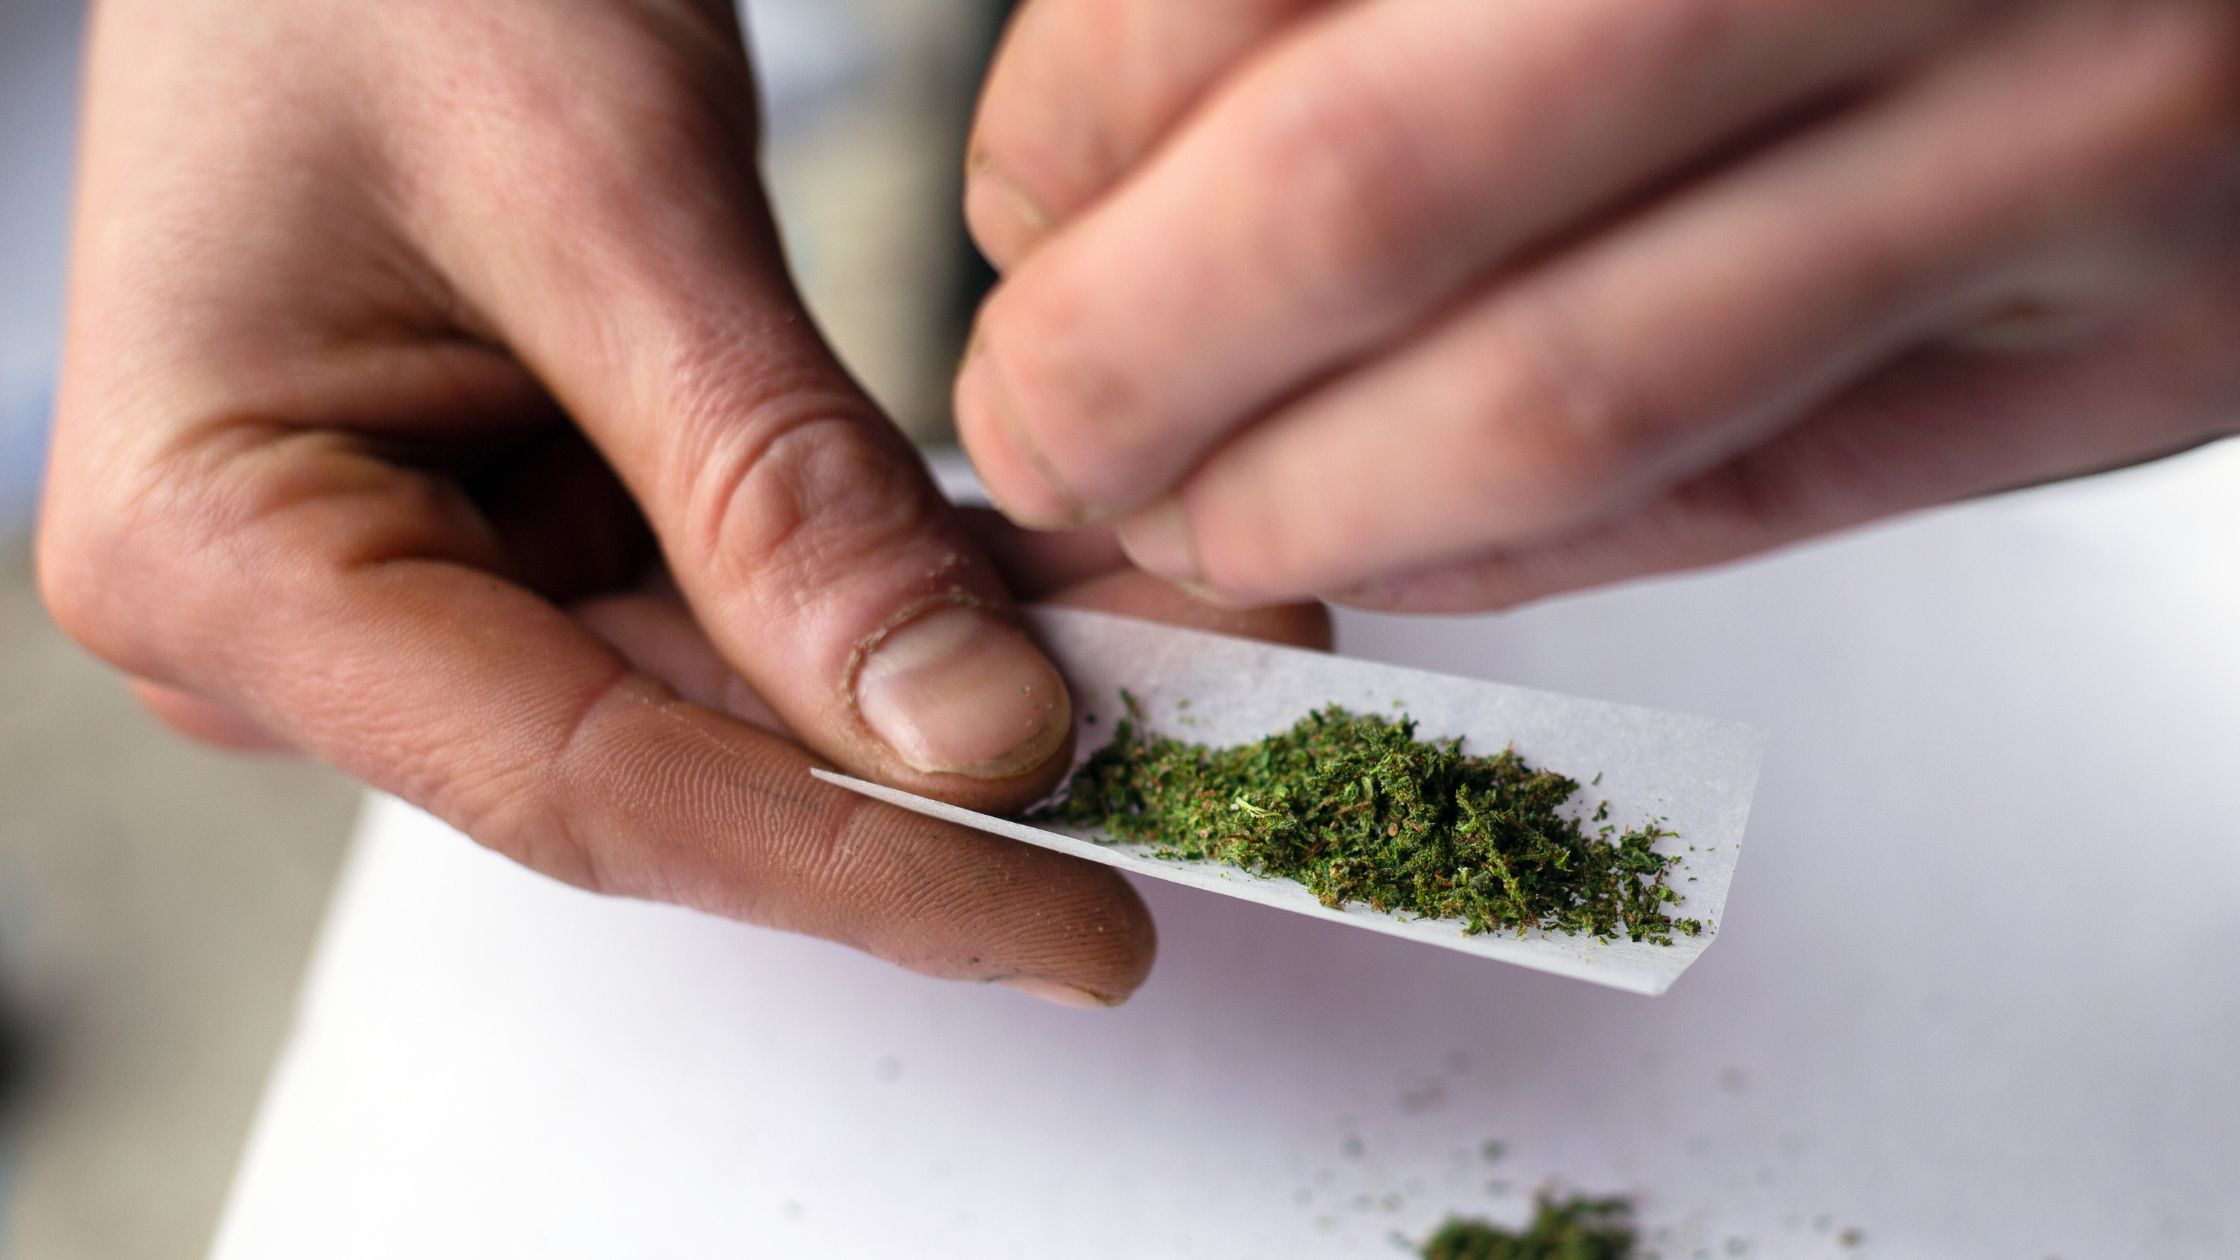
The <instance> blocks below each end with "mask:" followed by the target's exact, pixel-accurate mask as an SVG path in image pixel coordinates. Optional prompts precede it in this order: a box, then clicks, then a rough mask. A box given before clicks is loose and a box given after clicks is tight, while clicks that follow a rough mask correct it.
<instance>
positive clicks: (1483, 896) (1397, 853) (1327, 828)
mask: <svg viewBox="0 0 2240 1260" xmlns="http://www.w3.org/2000/svg"><path fill="white" fill-rule="evenodd" d="M1123 698H1124V699H1125V700H1126V701H1127V714H1126V716H1125V717H1124V718H1122V719H1121V721H1120V722H1119V723H1118V725H1117V727H1116V729H1115V731H1114V735H1113V739H1112V742H1111V743H1110V744H1108V745H1106V746H1105V747H1104V748H1103V749H1101V750H1099V751H1098V752H1097V753H1096V754H1095V755H1094V756H1092V757H1091V758H1090V759H1089V760H1088V762H1087V763H1086V764H1084V765H1083V766H1082V767H1081V769H1080V770H1079V771H1078V772H1077V773H1076V774H1075V775H1074V777H1073V779H1072V780H1071V781H1070V782H1068V783H1067V785H1066V787H1065V789H1064V791H1063V792H1062V794H1061V795H1060V796H1059V797H1058V798H1057V799H1056V800H1055V801H1054V802H1052V803H1051V804H1050V805H1048V806H1045V807H1044V808H1043V809H1042V810H1041V811H1039V812H1038V815H1037V816H1038V817H1041V818H1044V819H1048V820H1053V821H1057V822H1060V823H1064V824H1066V825H1069V826H1074V827H1082V828H1092V827H1093V828H1101V829H1102V830H1103V831H1104V832H1105V833H1106V834H1107V835H1108V836H1110V837H1111V838H1112V840H1113V841H1115V842H1119V843H1138V844H1150V845H1152V846H1154V848H1153V854H1154V855H1155V856H1158V857H1162V858H1172V859H1180V860H1186V861H1211V862H1223V863H1227V864H1228V865H1231V866H1236V867H1241V868H1243V869H1245V870H1249V871H1253V872H1256V873H1258V874H1262V875H1268V876H1275V877H1280V878H1287V879H1291V880H1294V881H1296V882H1298V883H1300V884H1303V885H1305V886H1306V887H1307V889H1308V890H1309V891H1311V892H1313V893H1314V894H1315V896H1316V897H1317V898H1319V899H1320V900H1321V902H1322V904H1324V905H1325V906H1330V907H1333V908H1335V907H1339V906H1344V905H1347V904H1352V903H1360V904H1366V905H1368V906H1369V907H1370V908H1372V909H1374V910H1377V911H1380V912H1385V913H1395V914H1408V915H1416V916H1420V917H1423V918H1432V919H1455V920H1460V921H1461V923H1462V925H1463V930H1464V931H1465V932H1467V933H1470V934H1473V935H1475V934H1478V933H1484V932H1496V931H1514V932H1520V933H1521V932H1524V931H1527V930H1530V929H1535V928H1539V929H1545V930H1547V931H1549V932H1557V933H1569V934H1575V935H1586V936H1594V937H1598V938H1601V939H1603V940H1614V939H1617V938H1619V937H1625V938H1628V939H1631V940H1635V941H1650V942H1655V943H1657V944H1663V945H1669V944H1671V943H1672V938H1673V934H1674V933H1675V932H1678V933H1682V934H1685V935H1689V936H1693V935H1696V934H1697V933H1699V932H1701V931H1702V930H1703V924H1702V923H1701V922H1699V921H1698V920H1695V919H1680V918H1674V917H1672V916H1671V915H1670V914H1669V913H1668V911H1667V907H1668V906H1670V905H1671V904H1672V903H1674V902H1677V901H1678V900H1679V899H1680V894H1679V893H1678V892H1677V891H1675V890H1674V889H1673V888H1672V887H1671V886H1670V884H1669V882H1668V880H1669V876H1670V873H1671V871H1672V870H1673V868H1674V867H1675V866H1677V865H1678V863H1679V861H1680V859H1679V858H1678V857H1677V856H1674V855H1670V854H1665V853H1660V852H1658V851H1657V848H1656V845H1657V842H1658V841H1660V840H1664V839H1668V838H1670V837H1671V836H1672V833H1671V832H1669V831H1666V830H1665V829H1664V828H1662V827H1661V826H1659V825H1656V824H1650V825H1647V826H1643V827H1637V828H1634V829H1632V830H1628V831H1623V832H1621V831H1619V830H1618V828H1617V827H1615V826H1614V825H1609V824H1604V823H1602V822H1601V820H1602V819H1603V818H1605V817H1606V816H1607V807H1606V806H1605V807H1604V809H1602V810H1598V811H1597V812H1596V813H1594V814H1593V815H1592V816H1591V818H1590V820H1589V821H1590V822H1591V823H1594V824H1598V825H1597V826H1596V828H1595V830H1594V831H1593V833H1591V834H1590V833H1589V832H1588V830H1587V826H1588V824H1587V823H1582V822H1581V821H1580V820H1579V818H1578V816H1577V814H1576V813H1575V812H1574V811H1572V810H1570V809H1569V808H1568V807H1569V806H1570V804H1571V802H1572V800H1573V798H1574V797H1576V796H1577V795H1578V793H1579V790H1580V785H1579V783H1578V782H1577V781H1576V780H1573V779H1569V778H1565V777H1564V776H1562V775H1560V774H1555V773H1553V772H1550V771H1545V770H1541V769H1538V768H1536V767H1534V766H1533V765H1531V764H1530V763H1528V762H1526V761H1525V760H1524V759H1523V758H1522V757H1519V756H1518V755H1517V753H1516V751H1515V750H1514V749H1510V750H1506V751H1503V752H1501V753H1499V754H1497V755H1494V756H1476V755H1470V754H1465V753H1464V752H1463V751H1462V741H1461V740H1459V739H1449V740H1425V739H1419V738H1417V736H1416V723H1415V721H1414V720H1413V719H1411V718H1409V717H1407V716H1405V715H1401V716H1398V717H1395V718H1385V717H1379V716H1376V715H1373V714H1368V715H1365V714H1357V713H1353V712H1351V711H1349V710H1347V709H1344V708H1342V707H1339V706H1336V705H1333V706H1330V707H1328V708H1325V709H1322V710H1320V711H1318V712H1315V713H1313V714H1310V715H1308V716H1307V717H1306V718H1304V719H1303V720H1301V721H1300V722H1299V723H1298V724H1297V725H1296V726H1294V727H1292V728H1291V729H1290V730H1288V731H1286V732H1284V733H1282V734H1280V735H1275V736H1272V737H1270V738H1268V739H1264V740H1260V741H1258V742H1256V743H1251V744H1244V745H1240V746H1237V747H1233V748H1209V747H1206V746H1204V745H1201V744H1192V743H1186V742H1184V741H1182V740H1178V739H1174V738H1171V737H1168V736H1163V735H1157V734H1153V733H1151V732H1149V731H1147V730H1146V729H1145V727H1144V722H1143V714H1142V712H1141V710H1140V709H1139V708H1138V706H1137V705H1136V703H1135V700H1134V698H1133V697H1126V696H1124V697H1123Z"/></svg>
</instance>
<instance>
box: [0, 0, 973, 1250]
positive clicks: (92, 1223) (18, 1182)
mask: <svg viewBox="0 0 2240 1260" xmlns="http://www.w3.org/2000/svg"><path fill="white" fill-rule="evenodd" d="M1006 7H1008V6H1007V5H1005V4H1003V3H1000V2H999V0H982V2H981V3H976V4H975V3H967V4H956V3H951V4H940V5H930V4H924V3H909V2H905V0H750V2H749V3H748V4H747V5H746V8H747V10H748V13H749V20H750V23H751V25H752V27H753V30H754V37H755V42H756V46H757V53H758V57H759V60H760V62H761V64H762V68H763V91H764V93H765V95H766V96H767V97H768V98H769V102H770V114H769V118H770V136H769V154H768V163H769V167H770V170H771V179H772V184H773V187H774V189H775V195H776V196H777V199H778V202H779V215H780V218H781V220H782V221H783V222H784V223H785V225H786V228H787V233H788V239H789V245H790V246H791V248H792V250H793V253H794V255H795V258H796V261H797V265H798V267H799V270H800V272H801V275H802V281H803V285H804V288H805V289H806V290H807V292H808V295H809V299H810V305H811V306H812V307H813V308H815V310H816V312H817V314H818V316H819V318H820V319H821V320H822V321H823V322H824V323H825V325H826V327H827V329H828V331H829V332H830V333H831V335H832V337H833V340H834V341H835V342H836V343H837V344H838V345H839V347H840V349H841V351H842V353H843V355H844V356H845V357H846V358H847V359H848V360H849V362H850V364H851V365H852V366H853V367H854V368H855V369H856V371H857V372H858V374H859V375H860V376H861V377H862V378H863V380H864V382H865V384H866V385H867V386H868V387H869V388H870V389H871V391H872V392H873V394H875V395H876V396H877V397H878V398H879V399H880V400H881V401H882V402H884V403H885V404H887V406H888V407H889V408H890V410H891V411H892V412H893V414H894V415H895V416H896V417H897V419H898V420H900V421H901V422H902V423H903V424H904V425H905V426H906V427H909V428H910V429H911V430H912V431H913V432H915V433H917V434H919V435H920V436H922V437H926V438H929V439H932V440H939V438H940V437H941V435H942V432H943V429H944V426H945V423H946V413H947V401H946V400H947V392H948V391H947V384H948V376H949V373H950V372H951V371H952V370H953V368H954V365H955V363H956V359H957V354H958V350H959V348H960V346H961V342H962V338H963V319H964V313H965V312H967V311H969V309H970V307H971V304H972V300H973V298H974V296H975V295H976V294H977V293H978V291H979V290H980V288H981V287H982V286H983V285H984V284H985V281H986V274H985V272H984V271H983V270H982V268H981V267H980V264H979V263H978V261H977V259H976V256H975V255H974V254H973V253H972V251H971V250H970V248H969V246H968V244H967V242H966V239H965V236H964V231H963V224H962V222H961V219H960V217H959V214H958V212H957V209H956V207H957V205H958V201H959V198H960V195H961V168H962V154H963V144H964V130H965V125H966V123H967V121H968V118H969V113H970V106H971V91H972V85H973V84H974V83H975V82H976V81H977V78H978V75H979V72H980V70H981V68H982V67H983V65H984V63H985V58H986V56H987V52H988V50H989V49H990V48H991V47H992V45H993V42H994V39H995V35H996V32H997V30H998V28H999V26H1000V22H1001V18H1002V13H1001V10H1002V9H1004V8H1006ZM83 26H84V12H83V5H82V4H81V3H79V0H0V1255H4V1256H7V1257H24V1258H25V1260H32V1258H36V1260H124V1258H126V1257H131V1258H139V1257H150V1258H166V1260H168V1258H172V1257H198V1256H201V1255H203V1254H204V1253H205V1251H206V1250H207V1248H208V1246H209V1240H210V1236H211V1232H212V1230H213V1228H214V1227H215V1223H216V1220H217V1215H218V1211H219V1208H220V1205H221V1201H222V1198H223V1195H224V1192H225V1189H226V1186H227V1183H228V1181H229V1179H230V1177H231V1174H232V1171H233V1167H234V1163H235V1161H236V1159H237V1158H238V1156H239V1153H240V1150H241V1145H242V1141H243V1139H244V1137H245V1136H246V1134H247V1131H248V1126H249V1122H250V1119H251V1115H252V1113H253V1110H254V1108H255V1105H256V1101H257V1097H258V1094H259V1091H260V1089H261V1088H262V1085H263V1082H264V1078H265V1074H266V1072H267V1070H268V1069H269V1067H270V1066H271V1062H272V1057H273V1054H274V1053H275V1051H276V1050H277V1048H278V1046H279V1044H280V1041H281V1037H282V1034H283V1032H284V1031H285V1029H286V1026H287V1021H288V1015H289V1010H290V1007H291V1005H292V1003H293V1001H294V997H295V988H296V984H297V982H298V978H299V976H300V974H301V970H302V967H303V964H304V961H305V958H306V955H307V954H308V952H309V949H310V945H311V940H312V935H313V933H314V932H315V930H316V928H317V925H318V921H319V915H320V912H321V909H322V907H323V905H324V902H325V898H326V895H327V892H328V889H329V887H330V885H331V883H332V881H333V878H334V875H335V873H336V869H337V866H338V864H339V862H340V860H341V856H342V849H343V844H344V842H345V840H346V839H347V836H348V831H349V825H350V822H351V819H352V817H353V815H354V812H355V810H356V807H357V800H358V794H357V792H356V790H355V789H354V787H353V786H352V785H351V784H350V783H348V782H346V781H344V780H343V779H341V778H339V777H338V776H334V775H331V774H328V773H326V772H324V771H321V770H318V769H315V768H312V767H307V766H301V765H294V764H288V763H282V762H269V761H244V760H240V759H235V758H229V757H224V756H220V755H216V754H212V753H208V752H204V751H201V750H199V749H196V748H193V747H190V746H188V745H186V744H185V743H184V742H183V741H180V740H177V739H175V738H173V737H171V736H169V735H168V734H167V733H166V732H164V731H163V730H162V729H161V728H159V727H158V726H157V725H156V724H155V723H154V722H153V721H152V720H150V719H149V718H147V717H146V716H144V715H143V714H142V713H141V712H140V711H139V710H138V709H137V708H136V707H135V706H134V705H133V704H132V702H131V700H130V699H129V697H128V696H127V695H126V694H125V691H124V689H123V687H122V686H121V685H120V684H119V683H118V682H117V680H116V679H115V677H114V676H112V675H111V674H110V673H109V672H108V671H107V670H105V669H104V668H103V667H102V666H100V665H99V664H97V663H95V662H94V661H92V660H90V659H88V658H87V657H86V656H85V655H84V654H83V653H81V652H79V651H78V650H77V649H75V648H74V647H72V646H71V645H70V644H68V643H67V642H66V641H64V640H63V638H62V637H61V635H60V634H59V633H58V632H56V631H55V630H54V628H53V627H52V626H51V625H50V624H49V623H48V621H47V619H46V616H45V614H44V612H43V611H42V610H41V608H40V606H39V602H38V598H37V595H36V593H35V591H34V589H33V583H32V578H31V563H30V549H29V535H30V525H31V520H32V516H33V513H34V510H35V507H36V501H37V494H38V481H39V475H40V468H41V465H42V462H43V452H44V449H45V435H46V428H47V419H48V412H49V408H50V393H51V391H50V385H51V381H52V377H53V371H54V360H55V354H56V349H57V345H58V342H59V313H60V306H61V297H62V285H63V267H64V252H65V248H66V244H67V220H68V208H69V182H70V162H71V145H72V135H73V129H74V120H73V115H74V111H75V108H76V100H75V96H76V77H77V69H78V44H79V39H80V37H81V34H82V30H83Z"/></svg>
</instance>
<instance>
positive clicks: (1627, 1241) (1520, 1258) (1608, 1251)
mask: <svg viewBox="0 0 2240 1260" xmlns="http://www.w3.org/2000/svg"><path fill="white" fill-rule="evenodd" d="M1633 1252H1634V1231H1633V1205H1632V1204H1630V1203H1628V1202H1627V1201H1625V1200H1624V1199H1568V1200H1565V1201H1563V1202H1560V1203H1559V1202H1557V1201H1555V1200H1553V1199H1550V1198H1549V1197H1547V1196H1546V1195H1542V1196H1541V1197H1540V1199H1539V1201H1538V1203H1537V1204H1536V1205H1535V1207H1534V1209H1533V1214H1532V1224H1530V1225H1529V1226H1527V1227H1526V1228H1525V1230H1524V1232H1523V1233H1511V1232H1510V1231H1508V1230H1505V1229H1502V1228H1500V1227H1499V1226H1495V1225H1489V1224H1487V1223H1486V1222H1484V1221H1466V1220H1451V1221H1448V1222H1447V1223H1446V1224H1444V1225H1441V1226H1440V1227H1439V1229H1438V1232H1437V1233H1434V1234H1433V1235H1431V1237H1430V1238H1429V1239H1428V1240H1426V1241H1425V1243H1424V1244H1423V1260H1631V1257H1632V1256H1633Z"/></svg>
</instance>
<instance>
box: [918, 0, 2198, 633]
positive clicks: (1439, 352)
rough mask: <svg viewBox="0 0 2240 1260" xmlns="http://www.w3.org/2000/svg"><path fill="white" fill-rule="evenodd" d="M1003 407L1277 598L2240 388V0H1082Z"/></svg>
mask: <svg viewBox="0 0 2240 1260" xmlns="http://www.w3.org/2000/svg"><path fill="white" fill-rule="evenodd" d="M971 166H972V177H971V184H970V188H969V194H968V210H969V214H970V218H971V222H972V225H973V228H974V230H975V234H976V235H977V237H978V239H979V240H980V242H981V243H982V246H983V248H984V249H985V250H986V251H987V252H988V253H989V254H990V256H991V257H992V258H994V259H995V261H996V262H997V264H998V265H999V266H1000V267H1002V268H1004V269H1005V270H1006V272H1007V278H1006V282H1005V283H1004V285H1003V286H1002V287H1001V289H1000V290H999V292H998V293H997V294H996V295H995V296H994V297H993V298H992V299H991V300H990V302H989V303H988V305H987V307H986V308H985V309H984V311H983V312H982V314H981V319H980V327H979V333H978V338H977V343H976V344H977V349H976V350H975V352H974V353H973V355H972V356H971V358H970V360H969V362H968V366H967V369H966V371H965V372H964V374H963V376H962V378H961V380H960V382H959V386H958V399H957V406H958V417H959V424H960V427H961V429H962V432H963V434H964V437H965V440H966V443H967V445H968V446H969V448H970V450H971V452H972V454H973V457H974V460H975V462H976V463H977V464H978V466H979V468H980V470H981V472H982V474H983V476H984V478H985V480H986V481H987V483H988V485H989V488H990V490H991V492H992V493H993V494H994V495H995V497H996V498H997V500H998V502H999V503H1000V504H1002V505H1003V506H1004V508H1005V509H1006V511H1007V512H1008V513H1009V515H1011V517H1012V518H1013V519H1015V520H1018V521H1021V522H1023V523H1027V524H1031V525H1037V526H1055V525H1079V524H1082V523H1086V522H1096V521H1115V522H1117V523H1118V528H1119V531H1120V534H1121V537H1122V539H1123V540H1124V542H1125V543H1126V545H1127V547H1128V551H1129V554H1130V555H1131V556H1133V557H1134V558H1135V559H1136V560H1137V561H1138V562H1139V563H1140V564H1141V565H1142V566H1143V567H1145V568H1146V569H1149V570H1152V571H1154V572H1157V573H1161V574H1165V575H1167V576H1168V577H1171V578H1174V579H1176V580H1178V581H1182V582H1186V583H1190V584H1192V585H1194V586H1197V587H1199V588H1202V589H1205V590H1207V591H1210V592H1213V593H1218V594H1221V595H1224V596H1227V597H1229V598H1232V599H1237V600H1247V601H1250V600H1266V599H1279V598H1288V597H1296V596H1301V595H1306V594H1310V593H1324V594H1330V595H1334V596H1337V597H1339V598H1341V599H1346V600H1350V601H1352V602H1357V603H1365V604H1372V605H1377V606H1385V607H1394V608H1410V609H1419V610H1429V609H1454V610H1460V609H1477V608H1487V607H1495V606H1501V605H1507V604H1512V603H1515V602H1518V601H1520V600H1524V599H1528V598H1532V597H1535V596H1539V595H1543V594H1547V593H1550V592H1554V591H1558V590H1562V589H1566V588H1571V587H1577V586H1582V585H1588V584H1592V583H1597V582H1604V581H1610V580H1614V579H1619V578H1624V577H1629V576H1634V575H1639V574H1645V573H1650V572H1655V571H1659V570H1666V569H1673V568H1680V567H1686V566H1693V565H1700V564H1705V563H1709V562H1713V561H1718V560H1723V559H1727V558H1731V557H1735V556H1740V555H1744V554H1747V553H1751V552H1754V551H1758V550H1761V549H1764V548H1768V547H1772V546H1775V545H1778V544H1781V543H1785V542H1788V541H1791V540H1794V539H1798V538H1802V537H1805V536H1807V535H1811V534H1816V533H1820V532H1824V531H1827V530H1832V529H1835V528H1838V527H1841V526H1846V525H1850V524H1854V523H1857V522H1862V521H1866V520H1870V519H1873V518H1876V517H1880V516H1884V515H1887V514H1891V513H1895V512H1899V511H1902V510H1905V509H1910V508H1916V507H1921V506H1926V505H1930V504H1935V503H1940V502H1945V501H1948V500H1952V499H1957V498H1962V497H1965V496H1970V495H1977V494H1982V493H1986V492H1990V491H1995V490H1999V489H2004V488H2009V487H2014V486H2019V485H2025V484H2030V483H2035V482H2039V481H2043V480H2048V479H2053V478H2058V477H2063V476H2069V475H2075V474H2079V473H2084V472H2089V471H2093V470H2097V469H2103V468H2107V467H2110V466H2114V465H2120V464H2125V463H2130V462H2135V461H2138V460H2142V459H2147V458H2151V457H2154V456H2159V455H2163V454H2167V453H2171V452H2174V451H2178V450H2182V449H2185V448H2188V447H2191V446H2195V445H2198V444H2201V443H2203V442H2207V441H2209V440H2211V439H2213V438H2216V437H2219V436H2222V435H2225V434H2230V433H2233V432H2235V431H2240V349H2236V348H2240V7H2236V6H2234V5H2232V4H2231V3H2229V0H1837V2H1834V3H1799V2H1797V0H1664V2H1661V3H1629V2H1626V0H1579V2H1576V3H1545V4H1535V3H1485V2H1484V0H1362V2H1357V3H1343V4H1341V3H1336V2H1335V0H1223V2H1221V3H1203V4H1171V3H1157V2H1155V0H1033V2H1032V3H1030V4H1029V5H1028V6H1027V7H1026V8H1025V9H1024V10H1023V12H1022V13H1021V14H1020V15H1019V17H1018V19H1017V22H1016V24H1015V26H1014V28H1013V30H1012V31H1011V32H1010V34H1009V36H1008V38H1007V42H1006V45H1005V47H1004V49H1003V51H1002V53H1001V55H1000V58H999V61H998V64H997V67H996V69H995V70H994V72H993V73H992V76H991V79H990V82H989V85H988V88H987V91H986V97H985V100H984V101H983V103H982V106H981V113H980V118H979V122H978V126H977V133H976V138H975V143H974V150H973V158H972V163H971Z"/></svg>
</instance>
